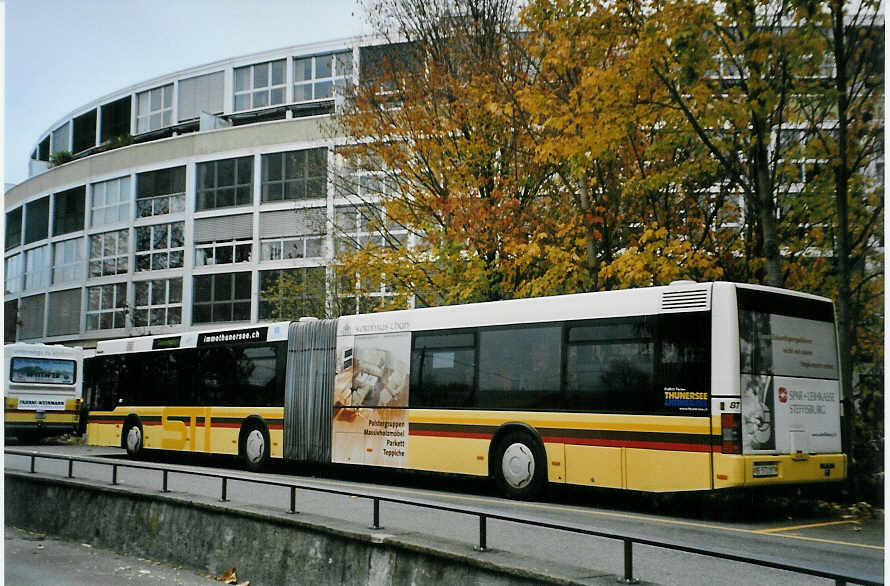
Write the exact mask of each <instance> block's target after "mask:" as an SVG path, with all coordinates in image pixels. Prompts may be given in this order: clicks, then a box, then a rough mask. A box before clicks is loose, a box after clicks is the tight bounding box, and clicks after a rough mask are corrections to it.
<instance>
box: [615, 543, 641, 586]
mask: <svg viewBox="0 0 890 586" xmlns="http://www.w3.org/2000/svg"><path fill="white" fill-rule="evenodd" d="M633 548H634V542H633V541H631V540H630V539H625V540H624V578H622V579H621V580H619V582H623V583H624V584H639V583H640V581H639V580H637V579H636V578H634V553H633Z"/></svg>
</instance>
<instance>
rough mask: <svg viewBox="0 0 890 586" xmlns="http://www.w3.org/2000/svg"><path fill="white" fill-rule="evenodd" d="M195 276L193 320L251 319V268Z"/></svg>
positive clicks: (200, 321)
mask: <svg viewBox="0 0 890 586" xmlns="http://www.w3.org/2000/svg"><path fill="white" fill-rule="evenodd" d="M194 279H195V280H194V286H195V288H194V298H195V301H194V305H193V313H192V321H193V322H194V323H208V322H221V321H246V320H249V319H250V298H251V281H250V273H249V272H243V273H220V274H216V275H197V276H195V277H194Z"/></svg>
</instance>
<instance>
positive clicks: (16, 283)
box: [3, 254, 25, 295]
mask: <svg viewBox="0 0 890 586" xmlns="http://www.w3.org/2000/svg"><path fill="white" fill-rule="evenodd" d="M23 258H24V255H21V254H15V255H13V256H9V257H7V258H6V262H5V266H4V268H5V270H4V272H3V275H4V283H5V287H4V293H5V294H6V295H11V294H15V293H19V292H21V290H22V279H23V278H24V276H25V266H24V264H23Z"/></svg>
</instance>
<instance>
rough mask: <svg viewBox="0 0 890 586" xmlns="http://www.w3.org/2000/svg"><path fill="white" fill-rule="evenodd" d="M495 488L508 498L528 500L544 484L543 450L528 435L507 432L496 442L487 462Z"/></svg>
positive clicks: (517, 431) (545, 474)
mask: <svg viewBox="0 0 890 586" xmlns="http://www.w3.org/2000/svg"><path fill="white" fill-rule="evenodd" d="M491 466H492V470H491V472H492V476H493V477H494V481H495V483H496V484H497V486H498V489H499V490H500V491H501V492H502V493H503V494H504V496H506V497H508V498H511V499H519V500H531V499H534V498H536V497H537V496H539V495H540V494H541V493H542V492H543V490H544V487H545V486H546V485H547V457H546V453H545V452H544V447H543V446H542V445H541V443H540V442H539V441H538V440H537V439H535V438H534V437H533V436H532V435H531V434H530V433H527V432H524V431H520V430H518V429H516V430H510V431H508V432H507V433H506V434H504V436H503V437H501V438H500V440H498V443H497V447H496V448H495V450H494V453H493V455H492V460H491Z"/></svg>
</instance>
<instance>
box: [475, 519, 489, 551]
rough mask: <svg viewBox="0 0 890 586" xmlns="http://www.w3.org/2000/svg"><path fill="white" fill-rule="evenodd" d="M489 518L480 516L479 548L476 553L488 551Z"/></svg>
mask: <svg viewBox="0 0 890 586" xmlns="http://www.w3.org/2000/svg"><path fill="white" fill-rule="evenodd" d="M486 521H487V518H486V516H485V515H479V547H477V548H476V551H488V531H487V524H486Z"/></svg>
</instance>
